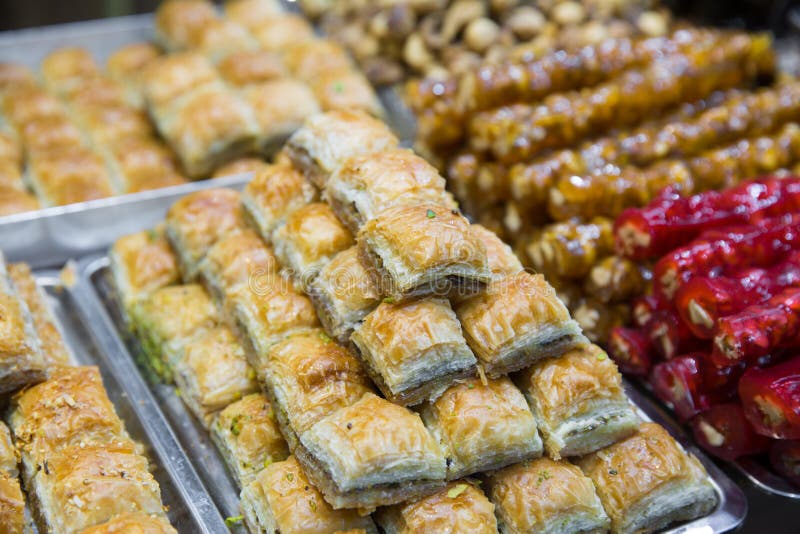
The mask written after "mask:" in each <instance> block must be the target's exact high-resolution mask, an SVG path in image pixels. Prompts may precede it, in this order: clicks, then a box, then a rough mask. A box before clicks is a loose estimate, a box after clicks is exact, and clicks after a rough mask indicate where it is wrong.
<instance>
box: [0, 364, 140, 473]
mask: <svg viewBox="0 0 800 534" xmlns="http://www.w3.org/2000/svg"><path fill="white" fill-rule="evenodd" d="M8 420H9V424H10V426H11V429H12V430H13V432H14V443H15V445H16V447H17V449H18V450H19V452H20V455H21V456H22V468H23V475H24V479H25V480H26V481H29V480H30V479H31V478H32V477H33V476H34V475H35V474H36V473H38V472H40V471H41V470H42V469H43V467H44V462H45V461H47V462H49V461H50V459H51V458H52V455H53V454H55V453H57V452H58V451H61V450H63V449H65V448H68V447H71V446H79V445H80V444H83V445H90V444H102V443H119V444H120V445H124V444H128V445H130V446H132V442H131V441H130V439H129V438H128V435H127V433H126V432H125V428H124V427H123V424H122V421H121V420H120V418H119V417H118V416H117V414H116V412H115V411H114V406H113V405H112V404H111V401H110V400H109V399H108V395H106V390H105V388H104V387H103V381H102V378H101V377H100V371H99V370H98V369H97V367H59V368H56V369H53V370H51V372H50V377H49V379H48V380H46V381H45V382H42V383H39V384H37V385H35V386H32V387H30V388H28V389H26V390H23V391H21V392H20V393H18V394H17V395H16V396H15V397H14V398H13V399H12V402H11V411H10V415H9V419H8Z"/></svg>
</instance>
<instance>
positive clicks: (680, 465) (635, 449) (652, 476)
mask: <svg viewBox="0 0 800 534" xmlns="http://www.w3.org/2000/svg"><path fill="white" fill-rule="evenodd" d="M577 463H578V465H579V466H580V468H581V469H583V472H584V473H586V475H587V476H589V477H590V478H591V479H592V481H594V484H595V486H596V487H597V494H598V495H599V496H600V500H601V501H602V503H603V507H604V508H605V509H606V512H608V515H609V516H610V517H611V531H612V532H614V533H615V534H617V533H620V534H623V533H624V534H627V533H633V532H654V531H656V530H660V529H663V528H665V527H666V526H668V525H670V524H671V523H673V522H676V521H688V520H690V519H695V518H697V517H701V516H704V515H706V514H708V513H710V512H711V511H712V510H713V509H714V508H715V507H716V505H717V500H718V499H717V494H716V491H715V490H714V487H713V486H712V485H711V483H710V482H709V481H708V475H707V474H706V471H705V469H704V468H703V466H702V465H701V464H700V462H699V461H698V460H697V458H695V457H694V456H692V455H690V454H687V453H686V451H684V450H683V448H682V447H681V446H680V445H679V444H678V442H676V441H675V439H673V437H672V436H670V435H669V434H668V433H667V431H666V430H664V429H663V428H662V427H661V426H659V425H657V424H655V423H643V424H642V425H640V426H639V431H638V432H637V433H636V434H634V435H633V436H630V437H629V438H627V439H624V440H622V441H620V442H617V443H616V444H614V445H611V446H609V447H606V448H605V449H601V450H599V451H597V452H594V453H592V454H590V455H588V456H585V457H583V458H581V459H580V460H578V462H577Z"/></svg>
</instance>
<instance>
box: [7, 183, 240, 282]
mask: <svg viewBox="0 0 800 534" xmlns="http://www.w3.org/2000/svg"><path fill="white" fill-rule="evenodd" d="M251 178H252V173H243V174H236V175H233V176H226V177H224V178H216V179H214V180H204V181H201V182H192V183H188V184H183V185H176V186H173V187H165V188H163V189H157V190H153V191H143V192H141V193H134V194H131V195H123V196H118V197H110V198H103V199H99V200H92V201H89V202H80V203H77V204H69V205H67V206H56V207H53V208H47V209H43V210H38V211H29V212H25V213H18V214H15V215H9V216H7V217H0V249H2V250H3V252H4V253H5V255H6V258H7V259H8V261H25V262H27V263H29V264H30V265H31V267H33V268H34V269H37V268H43V267H57V266H61V265H64V263H66V261H67V260H69V259H70V258H80V257H83V256H86V255H87V254H90V253H93V252H98V251H100V250H105V249H107V248H108V247H109V246H111V244H112V243H113V242H114V241H115V240H116V239H118V238H119V237H120V236H123V235H125V234H129V233H133V232H137V231H139V230H145V229H147V228H152V227H153V226H155V225H156V224H158V223H159V222H161V221H163V220H164V215H165V214H166V213H167V209H169V207H170V206H171V205H172V203H173V202H175V201H176V200H178V199H179V198H181V197H183V196H185V195H188V194H189V193H193V192H195V191H200V190H202V189H210V188H212V187H230V188H233V189H241V188H243V187H244V185H245V184H246V183H247V182H249V181H250V179H251Z"/></svg>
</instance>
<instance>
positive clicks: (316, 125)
mask: <svg viewBox="0 0 800 534" xmlns="http://www.w3.org/2000/svg"><path fill="white" fill-rule="evenodd" d="M398 144H399V141H398V140H397V137H395V136H394V134H393V133H392V132H391V131H390V130H389V128H388V127H387V126H386V125H385V124H384V123H382V122H380V121H379V120H377V119H373V118H372V117H370V116H369V115H367V114H366V113H363V112H359V111H331V112H328V113H323V114H321V115H314V116H313V117H311V118H309V119H308V120H307V121H306V123H305V125H303V127H302V128H300V129H299V130H298V131H296V132H295V133H294V134H293V135H292V137H290V138H289V141H288V142H287V144H286V147H285V148H284V150H285V151H286V154H287V155H288V156H289V159H291V161H292V163H293V164H294V166H295V167H296V168H297V169H299V170H300V171H302V172H303V174H305V176H306V177H307V178H308V179H309V180H311V182H312V183H313V184H314V185H316V186H317V187H320V188H324V187H325V184H326V183H327V182H328V179H329V178H330V177H331V175H332V174H333V172H334V171H335V170H336V169H337V168H339V167H340V166H341V165H343V164H344V163H345V161H347V159H349V158H351V157H354V156H361V155H366V154H373V153H375V152H380V151H382V150H386V149H389V148H394V147H396V146H397V145H398Z"/></svg>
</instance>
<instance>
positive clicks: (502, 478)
mask: <svg viewBox="0 0 800 534" xmlns="http://www.w3.org/2000/svg"><path fill="white" fill-rule="evenodd" d="M485 491H486V494H487V495H488V496H489V499H491V501H492V502H493V503H494V505H495V514H496V515H497V523H498V526H499V527H500V532H502V533H503V534H523V533H524V534H533V533H536V534H540V533H541V534H545V533H547V534H558V533H562V532H585V533H597V534H600V533H602V532H608V527H609V519H608V515H606V512H605V511H604V510H603V505H602V504H601V502H600V499H599V498H598V496H597V493H596V492H595V488H594V484H592V480H591V479H589V478H588V477H586V476H585V475H584V474H583V473H581V470H580V469H578V468H577V467H575V466H574V465H572V464H569V463H567V462H556V461H553V460H551V459H549V458H539V459H538V460H532V461H530V462H523V463H520V464H516V465H512V466H510V467H506V468H505V469H501V470H500V471H495V472H493V473H490V474H488V475H487V476H486V486H485Z"/></svg>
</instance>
